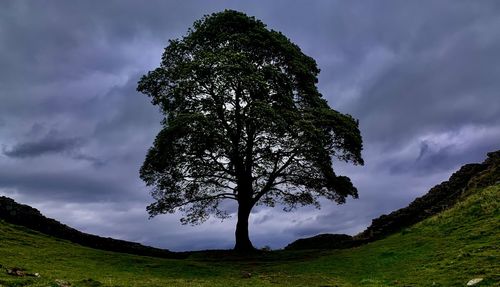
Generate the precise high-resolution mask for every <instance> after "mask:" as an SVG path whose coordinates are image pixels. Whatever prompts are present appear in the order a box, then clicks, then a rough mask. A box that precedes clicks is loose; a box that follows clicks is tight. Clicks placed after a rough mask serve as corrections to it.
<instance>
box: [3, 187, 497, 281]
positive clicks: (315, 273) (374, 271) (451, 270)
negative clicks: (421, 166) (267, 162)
mask: <svg viewBox="0 0 500 287" xmlns="http://www.w3.org/2000/svg"><path fill="white" fill-rule="evenodd" d="M470 193H471V195H470V196H468V197H467V198H466V199H465V200H464V201H463V202H461V203H459V204H458V205H457V206H455V207H454V208H452V209H450V210H448V211H445V212H443V213H441V214H439V215H438V216H434V217H432V218H429V219H427V220H425V221H423V222H421V223H419V224H417V225H415V226H413V227H411V228H407V229H405V230H403V231H402V232H400V233H397V234H394V235H392V236H390V237H388V238H386V239H383V240H380V241H377V242H373V243H371V244H368V245H365V246H361V247H358V248H353V249H346V250H331V251H318V250H317V251H294V252H292V251H274V252H266V253H263V254H261V255H256V256H253V257H252V258H246V259H241V258H238V257H236V256H232V255H227V254H226V253H217V252H209V253H193V254H192V255H191V256H190V257H189V258H187V259H159V258H151V257H141V256H134V255H127V254H119V253H113V252H105V251H99V250H94V249H90V248H86V247H82V246H79V245H75V244H72V243H69V242H67V241H63V240H58V239H55V238H51V237H48V236H45V235H42V234H39V233H37V232H33V231H30V230H28V229H25V228H22V227H19V226H14V225H10V224H7V223H4V222H1V221H0V264H1V265H2V266H3V267H4V268H12V267H20V268H23V269H25V270H27V272H31V273H35V272H37V273H40V275H41V277H39V278H37V277H13V276H10V275H7V274H6V272H5V271H4V270H0V286H58V285H57V283H56V282H57V281H56V280H63V281H66V282H69V283H71V286H465V284H466V283H467V281H469V280H470V279H472V278H477V277H481V278H484V280H483V281H482V282H481V283H479V284H477V285H475V286H500V265H499V264H500V263H499V262H500V256H499V255H500V252H499V247H498V245H500V244H499V243H500V185H496V186H493V187H489V188H485V189H480V190H472V191H470ZM221 254H226V255H225V257H224V258H223V259H221V258H220V256H221ZM248 272H249V273H251V274H252V275H251V277H250V278H244V277H245V276H243V274H244V273H248ZM58 282H61V281H58Z"/></svg>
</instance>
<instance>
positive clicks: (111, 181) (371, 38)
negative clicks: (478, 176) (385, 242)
mask: <svg viewBox="0 0 500 287" xmlns="http://www.w3.org/2000/svg"><path fill="white" fill-rule="evenodd" d="M225 8H230V9H236V10H241V11H243V12H246V13H247V14H249V15H253V16H256V17H257V18H258V19H261V20H262V21H263V22H264V23H266V24H268V26H269V27H270V28H272V29H275V30H278V31H281V32H283V33H284V34H285V35H287V36H288V37H289V38H290V39H291V40H292V41H293V42H295V43H296V44H298V45H299V46H300V47H301V49H302V50H303V51H304V52H305V53H306V54H308V55H310V56H312V57H313V58H314V59H316V60H317V62H318V65H319V67H320V68H321V70H322V72H321V74H320V77H319V88H320V91H321V92H322V93H323V94H324V96H325V98H327V99H328V101H329V103H330V104H331V106H332V107H334V108H335V109H337V110H339V111H341V112H344V113H349V114H352V115H353V116H354V117H356V118H358V119H359V120H360V127H361V130H362V134H363V137H364V145H365V150H364V153H363V156H364V159H365V162H366V165H365V166H364V167H353V166H349V165H345V164H342V163H337V162H336V163H335V166H336V172H338V173H339V174H343V175H348V176H349V177H351V178H352V180H353V182H354V183H355V185H356V186H357V187H358V190H359V196H360V198H359V199H356V200H352V199H351V200H348V202H347V203H346V204H345V205H343V206H338V205H335V204H331V203H328V202H323V205H322V209H321V210H315V209H314V208H310V207H306V208H299V209H298V210H296V211H295V212H292V213H283V212H281V209H279V208H276V209H267V208H262V207H259V208H258V209H255V210H254V213H253V214H252V216H251V219H250V221H251V223H250V225H251V237H252V240H253V242H254V243H255V245H256V246H264V245H271V246H272V247H273V248H278V247H283V246H284V245H286V244H287V243H288V242H289V241H292V240H294V239H295V238H296V237H298V236H310V235H315V234H317V233H321V232H338V233H348V234H355V233H357V232H359V231H361V230H362V229H363V228H364V227H365V226H366V225H368V224H369V223H370V220H371V219H372V218H374V217H377V216H379V215H380V214H382V213H388V212H390V211H392V210H394V209H396V208H400V207H403V206H405V205H406V204H408V203H409V202H410V201H411V200H412V199H414V198H415V197H417V196H419V195H421V194H422V193H424V192H425V191H426V190H428V189H429V188H430V187H431V186H433V185H435V184H437V183H439V182H440V181H442V180H444V179H446V178H447V177H448V176H449V175H450V174H451V173H452V172H453V171H454V170H455V169H456V168H458V167H459V166H460V165H462V164H464V163H467V162H477V161H481V160H482V159H483V158H484V155H485V153H486V152H488V151H491V150H494V149H498V148H500V147H499V146H498V142H500V116H499V115H500V101H498V91H499V90H500V55H499V54H500V53H499V52H498V51H500V30H499V29H497V28H496V27H499V26H500V5H499V4H498V1H460V2H457V1H418V2H416V1H415V2H406V1H405V2H402V1H362V2H361V1H349V2H341V1H314V2H307V3H306V2H302V1H272V2H268V1H252V2H248V1H219V2H205V1H183V2H182V3H181V2H174V1H147V2H144V1H78V2H68V1H44V2H35V1H2V2H0V146H1V147H2V151H3V153H0V193H1V194H6V195H8V196H12V197H14V198H16V199H18V200H19V201H22V202H24V203H28V204H32V205H34V206H36V207H38V208H40V209H41V210H42V212H44V213H46V214H48V215H49V216H52V217H55V218H57V219H58V220H61V221H63V222H65V223H67V224H70V225H72V226H75V227H78V228H80V229H83V230H85V231H87V232H93V233H97V234H101V235H105V236H115V237H119V238H123V239H130V240H138V241H141V242H144V243H148V244H152V245H155V246H161V247H166V248H172V249H175V250H186V249H205V248H229V247H231V244H232V236H233V234H234V223H235V222H234V218H233V219H231V220H229V221H225V222H224V223H220V221H218V220H211V221H209V222H207V223H205V224H203V225H201V226H198V227H194V228H193V227H189V226H181V225H180V224H179V222H178V219H179V217H180V215H179V214H176V215H172V216H159V217H157V218H154V219H153V220H150V221H148V220H147V217H148V215H147V214H146V211H145V206H147V205H148V204H149V203H150V202H151V201H152V199H151V198H150V196H149V195H148V188H147V187H145V186H144V183H142V182H141V181H140V180H139V178H138V169H139V167H140V165H141V163H142V161H143V159H144V156H145V154H146V151H147V149H148V148H149V146H150V145H151V144H152V142H153V140H154V137H155V135H156V133H157V132H158V130H159V128H160V124H159V123H160V121H161V119H162V115H161V114H160V113H159V112H158V109H157V108H156V107H154V106H152V105H151V104H150V102H149V99H148V98H147V97H145V96H144V95H140V94H138V93H137V92H136V91H135V88H136V83H137V81H138V80H139V78H140V76H141V75H142V74H144V73H146V72H147V71H148V70H151V69H153V68H155V67H156V66H157V65H158V64H159V62H160V57H161V53H162V50H163V48H164V47H165V45H167V40H168V39H172V38H177V37H180V36H182V35H183V34H185V32H186V30H187V29H188V27H190V26H191V25H192V23H193V21H195V20H196V19H199V18H200V17H202V16H203V15H204V14H210V13H212V12H215V11H221V10H223V9H225ZM226 205H227V209H228V210H230V211H231V212H234V211H235V205H234V204H226ZM226 205H225V206H226ZM201 235H202V236H201Z"/></svg>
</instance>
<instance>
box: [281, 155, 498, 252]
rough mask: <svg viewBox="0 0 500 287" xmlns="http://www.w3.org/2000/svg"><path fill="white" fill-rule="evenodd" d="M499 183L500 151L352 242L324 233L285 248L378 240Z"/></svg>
mask: <svg viewBox="0 0 500 287" xmlns="http://www.w3.org/2000/svg"><path fill="white" fill-rule="evenodd" d="M499 183H500V150H499V151H495V152H491V153H488V158H487V159H486V160H485V161H484V162H483V163H480V164H466V165H464V166H462V167H461V168H460V169H459V170H458V171H457V172H455V173H454V174H453V175H452V176H451V177H450V179H449V180H447V181H445V182H442V183H441V184H438V185H436V186H434V187H433V188H431V189H430V190H429V192H428V193H427V194H425V195H424V196H422V197H419V198H417V199H415V200H414V201H413V202H412V203H410V205H408V206H407V207H404V208H401V209H398V210H396V211H394V212H391V213H390V214H387V215H382V216H380V217H378V218H376V219H373V220H372V224H371V225H370V226H369V227H368V228H367V229H366V230H365V231H363V232H361V233H360V234H358V235H356V236H353V237H351V239H350V241H349V239H348V238H347V237H345V236H344V235H336V234H321V235H317V236H314V237H310V238H303V239H299V240H297V241H295V242H292V243H291V244H289V245H288V246H287V247H285V249H324V248H326V249H342V248H350V247H353V246H358V245H361V244H364V243H367V242H371V241H375V240H378V239H381V238H384V237H386V236H388V235H391V234H393V233H396V232H398V231H400V230H402V229H403V228H406V227H409V226H411V225H413V224H415V223H418V222H420V221H422V220H424V219H426V218H428V217H430V216H432V215H435V214H438V213H440V212H442V211H443V210H445V209H448V208H450V207H452V206H453V205H455V204H456V203H457V202H458V201H459V200H460V199H461V198H462V197H463V196H465V195H466V193H467V192H469V191H471V190H473V188H476V187H486V186H490V185H493V184H499ZM339 238H341V240H339Z"/></svg>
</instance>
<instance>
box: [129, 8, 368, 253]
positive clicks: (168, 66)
mask: <svg viewBox="0 0 500 287" xmlns="http://www.w3.org/2000/svg"><path fill="white" fill-rule="evenodd" d="M318 73H319V69H318V68H317V65H316V62H315V61H314V60H313V59H312V58H310V57H308V56H306V55H304V54H303V53H302V51H301V50H300V48H299V47H298V46H297V45H295V44H293V43H292V42H291V41H290V40H289V39H288V38H286V37H285V36H284V35H283V34H281V33H279V32H276V31H272V30H268V29H267V28H266V26H265V25H264V24H263V23H262V22H261V21H259V20H256V19H255V18H253V17H248V16H247V15H245V14H243V13H240V12H236V11H228V10H226V11H224V12H221V13H215V14H212V15H210V16H206V17H204V18H203V19H201V20H199V21H196V22H195V23H194V25H193V28H192V29H190V30H189V31H188V33H187V35H186V36H185V37H183V38H181V39H178V40H171V41H170V42H169V45H168V47H167V48H166V49H165V52H164V54H163V57H162V61H161V64H160V67H159V68H157V69H155V70H153V71H150V72H149V73H148V74H147V75H144V76H143V77H142V78H141V80H140V81H139V84H138V88H137V89H138V91H140V92H142V93H144V94H146V95H147V96H149V97H150V98H151V101H152V103H153V104H154V105H158V106H159V107H160V110H161V112H162V113H163V114H164V115H165V119H164V121H163V129H162V130H161V131H160V133H159V134H158V136H157V137H156V140H155V142H154V144H153V146H152V147H151V149H150V150H149V152H148V154H147V156H146V159H145V161H144V164H143V166H142V168H141V170H140V176H141V178H142V179H143V180H144V181H145V182H146V184H147V185H149V186H152V187H153V191H152V195H153V197H154V199H155V200H156V201H155V202H154V203H153V204H151V205H150V206H148V211H149V213H150V214H151V216H155V215H158V214H161V213H173V212H176V211H179V210H180V211H183V212H184V213H185V217H184V218H183V220H182V222H183V223H190V224H196V223H199V222H202V221H204V220H206V219H207V218H208V217H209V216H210V215H215V216H218V217H220V218H225V217H227V216H228V214H227V213H226V211H225V210H222V209H220V208H219V207H220V202H221V201H223V200H235V201H237V202H238V206H239V208H238V224H237V227H236V237H237V240H236V249H244V250H247V249H253V247H252V245H251V243H250V241H249V239H248V216H249V214H250V211H251V210H252V208H253V207H254V206H255V205H259V204H262V205H267V206H271V207H273V206H275V205H276V204H280V205H282V206H285V210H286V211H289V210H292V209H294V208H296V207H297V206H302V205H309V204H313V205H316V206H319V202H318V198H319V197H325V198H327V199H329V200H332V201H335V202H338V203H343V202H345V199H346V197H348V196H352V197H357V190H356V188H355V187H354V186H353V184H352V183H351V181H350V179H349V178H348V177H345V176H338V175H336V174H335V172H334V171H333V168H332V157H336V158H338V159H340V160H343V161H346V162H352V163H354V164H363V159H362V158H361V150H362V139H361V135H360V132H359V129H358V122H357V121H356V120H355V119H353V118H352V117H351V116H349V115H345V114H342V113H339V112H337V111H335V110H333V109H331V108H330V107H329V106H328V104H327V102H326V100H325V99H323V97H322V95H321V94H320V93H319V92H318V90H317V87H316V83H317V81H318V80H317V75H318Z"/></svg>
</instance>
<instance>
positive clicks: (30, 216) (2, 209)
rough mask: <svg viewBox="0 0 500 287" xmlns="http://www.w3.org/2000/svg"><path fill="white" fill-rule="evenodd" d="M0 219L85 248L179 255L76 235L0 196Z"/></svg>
mask: <svg viewBox="0 0 500 287" xmlns="http://www.w3.org/2000/svg"><path fill="white" fill-rule="evenodd" d="M0 219H2V220H4V221H7V222H9V223H12V224H17V225H21V226H24V227H27V228H30V229H33V230H36V231H39V232H41V233H45V234H47V235H51V236H54V237H57V238H61V239H66V240H69V241H71V242H74V243H78V244H80V245H83V246H87V247H92V248H97V249H102V250H108V251H116V252H123V253H130V254H136V255H144V256H154V257H164V258H175V257H178V256H180V254H177V253H174V252H171V251H169V250H165V249H159V248H153V247H149V246H144V245H142V244H139V243H135V242H129V241H124V240H117V239H113V238H105V237H100V236H97V235H92V234H87V233H83V232H80V231H78V230H76V229H74V228H71V227H69V226H67V225H64V224H62V223H60V222H58V221H56V220H54V219H51V218H47V217H45V216H43V215H42V214H41V213H40V211H38V210H37V209H35V208H33V207H30V206H28V205H24V204H19V203H17V202H15V201H14V200H12V199H10V198H8V197H4V196H0Z"/></svg>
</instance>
